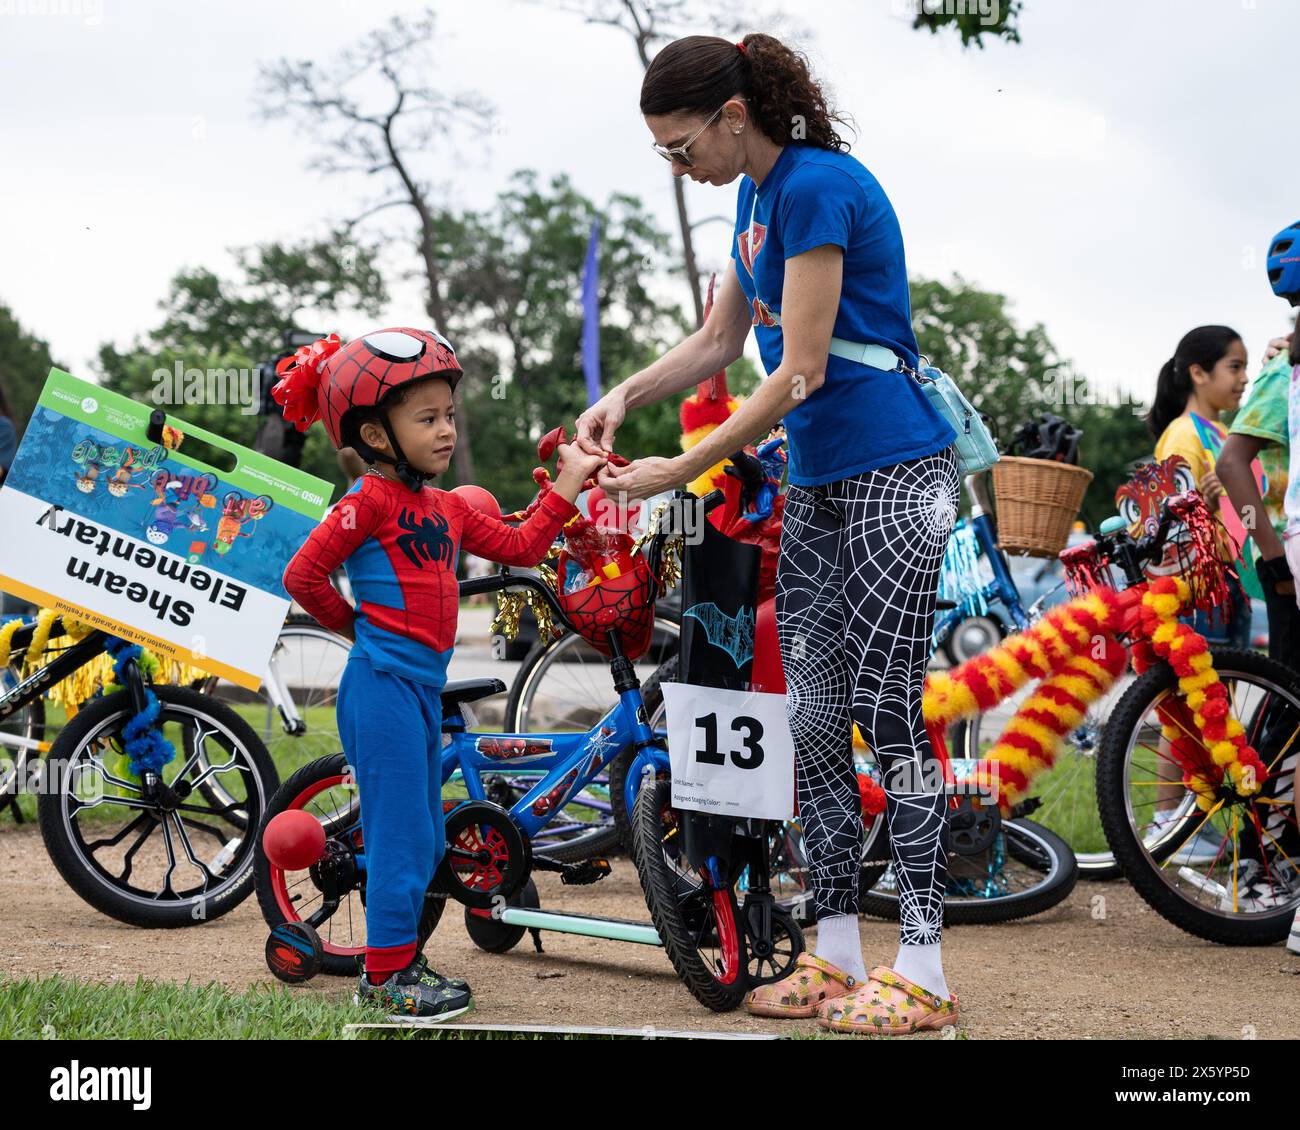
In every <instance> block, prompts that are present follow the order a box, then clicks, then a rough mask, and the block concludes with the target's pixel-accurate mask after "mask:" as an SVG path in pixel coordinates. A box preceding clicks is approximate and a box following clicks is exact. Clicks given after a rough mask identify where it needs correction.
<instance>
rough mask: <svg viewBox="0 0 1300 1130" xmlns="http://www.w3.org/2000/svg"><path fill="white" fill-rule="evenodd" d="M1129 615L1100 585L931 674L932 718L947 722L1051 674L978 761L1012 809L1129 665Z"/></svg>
mask: <svg viewBox="0 0 1300 1130" xmlns="http://www.w3.org/2000/svg"><path fill="white" fill-rule="evenodd" d="M1122 616H1123V612H1122V608H1121V605H1120V601H1119V597H1118V596H1117V594H1116V593H1114V592H1112V591H1111V590H1109V589H1094V590H1093V591H1092V592H1090V593H1087V594H1086V595H1084V596H1080V597H1076V598H1075V599H1074V600H1072V601H1070V602H1068V603H1067V604H1062V605H1058V606H1057V607H1056V608H1053V609H1052V610H1051V611H1050V612H1048V613H1047V615H1046V616H1044V617H1043V619H1042V620H1040V621H1039V622H1038V623H1037V624H1035V625H1033V627H1030V628H1027V629H1026V630H1025V631H1023V632H1020V633H1018V634H1016V635H1014V636H1009V637H1008V638H1007V639H1006V640H1004V641H1003V642H1002V643H1001V644H999V645H998V646H997V647H995V648H993V649H992V650H990V651H988V652H985V653H984V654H983V655H977V656H975V657H974V658H973V659H971V660H969V661H968V662H966V663H963V664H962V665H961V666H960V667H958V668H956V669H955V670H953V671H936V672H934V673H933V674H931V675H930V676H929V678H927V679H926V684H925V694H924V698H923V704H924V713H925V720H926V723H927V724H928V725H937V726H944V727H946V726H948V725H951V724H952V723H953V722H956V721H957V720H958V719H960V718H970V717H973V716H974V715H976V714H980V713H983V712H984V711H986V710H990V709H991V708H992V707H994V706H996V705H997V704H998V703H999V702H1002V701H1003V700H1004V699H1005V698H1007V697H1008V696H1009V695H1011V694H1012V693H1013V692H1015V691H1016V690H1018V689H1019V688H1020V687H1022V686H1024V685H1025V684H1026V683H1028V682H1029V681H1030V680H1032V679H1042V680H1043V682H1042V684H1041V685H1040V686H1039V687H1038V688H1037V689H1036V690H1035V691H1034V693H1033V694H1032V695H1030V696H1029V698H1028V699H1026V700H1025V701H1024V702H1023V703H1022V704H1021V706H1020V709H1019V710H1017V711H1016V714H1015V716H1014V717H1013V718H1012V719H1011V721H1010V722H1008V723H1007V727H1006V729H1005V730H1004V731H1003V732H1002V735H1001V737H999V738H998V740H997V742H996V743H995V744H994V745H993V747H992V749H990V750H989V752H988V754H987V755H986V756H985V757H984V758H982V759H981V760H980V762H979V764H978V766H977V768H976V772H975V775H974V781H973V784H975V785H976V786H978V788H979V789H980V791H981V792H982V793H983V794H984V795H986V796H989V797H992V798H995V799H996V801H997V804H998V806H999V808H1000V809H1001V810H1002V811H1003V812H1004V813H1006V812H1009V811H1010V809H1011V808H1012V806H1013V805H1015V804H1016V803H1017V802H1018V801H1019V800H1020V799H1021V798H1022V797H1024V796H1025V795H1026V793H1027V792H1028V790H1029V786H1030V784H1031V782H1032V781H1033V779H1034V778H1035V777H1036V776H1037V775H1038V774H1039V773H1041V772H1042V771H1043V770H1044V769H1048V768H1050V767H1051V765H1052V763H1053V762H1054V761H1055V760H1056V754H1057V752H1058V751H1059V750H1060V748H1061V743H1062V741H1063V740H1064V738H1065V735H1066V734H1068V733H1070V732H1071V731H1072V730H1074V729H1075V728H1076V727H1077V726H1078V725H1079V724H1080V723H1081V722H1082V721H1083V717H1084V714H1085V713H1086V712H1087V709H1088V705H1089V704H1090V703H1092V702H1095V701H1096V700H1097V699H1098V698H1100V697H1101V696H1102V695H1103V694H1105V693H1106V691H1107V690H1108V689H1109V688H1110V687H1111V686H1112V685H1113V684H1114V682H1115V680H1116V679H1117V678H1119V676H1120V675H1121V674H1122V673H1123V672H1124V669H1125V667H1126V666H1127V664H1128V654H1127V652H1126V651H1125V649H1124V647H1123V645H1122V644H1120V643H1119V642H1118V641H1117V640H1116V639H1115V632H1116V630H1117V628H1118V626H1119V622H1120V620H1121V618H1122Z"/></svg>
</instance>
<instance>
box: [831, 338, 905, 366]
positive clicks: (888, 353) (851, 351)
mask: <svg viewBox="0 0 1300 1130" xmlns="http://www.w3.org/2000/svg"><path fill="white" fill-rule="evenodd" d="M830 352H831V353H832V354H833V355H834V356H836V357H843V358H846V359H847V360H849V361H856V362H857V363H858V364H859V365H867V366H869V367H870V368H872V369H884V370H885V371H886V372H891V371H893V370H895V369H897V368H899V359H898V354H896V353H895V352H894V351H893V350H892V349H888V348H886V347H885V346H883V345H874V344H873V345H868V344H866V343H865V342H861V341H846V340H845V339H844V338H842V337H833V338H831V348H830Z"/></svg>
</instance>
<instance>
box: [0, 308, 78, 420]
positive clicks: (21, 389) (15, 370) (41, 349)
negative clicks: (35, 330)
mask: <svg viewBox="0 0 1300 1130" xmlns="http://www.w3.org/2000/svg"><path fill="white" fill-rule="evenodd" d="M54 365H58V366H59V367H60V368H63V367H64V366H63V364H62V363H61V362H58V361H55V360H54V358H53V356H52V355H51V353H50V347H49V345H48V344H47V343H46V342H44V341H42V340H41V339H40V338H38V337H36V336H34V335H33V334H30V333H28V332H27V331H26V330H25V329H23V327H22V326H21V325H20V324H19V322H18V319H17V318H15V317H14V315H13V311H12V310H10V309H9V307H8V306H5V305H4V304H3V303H0V389H3V390H4V394H5V396H6V397H7V399H8V401H9V407H10V409H11V410H12V412H13V421H14V427H15V428H16V429H17V431H18V434H19V435H20V436H21V435H22V432H23V429H24V428H25V427H26V426H27V420H28V417H30V416H31V414H32V409H33V408H34V407H35V406H36V398H37V397H38V396H40V394H41V389H42V388H43V387H44V386H45V378H46V377H47V376H49V372H50V368H51V366H54Z"/></svg>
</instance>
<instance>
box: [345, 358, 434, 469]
mask: <svg viewBox="0 0 1300 1130" xmlns="http://www.w3.org/2000/svg"><path fill="white" fill-rule="evenodd" d="M388 422H389V423H390V424H392V426H393V433H394V434H395V435H396V436H397V442H398V444H399V445H400V446H401V448H402V452H403V454H404V455H405V456H406V458H407V459H408V460H409V461H410V463H411V464H412V466H414V467H415V468H416V469H417V470H420V471H423V472H424V473H425V474H426V475H441V474H443V473H444V472H445V471H446V470H447V468H448V466H450V464H451V456H452V453H453V452H454V451H455V449H456V413H455V410H454V408H453V407H452V394H451V385H450V384H448V383H447V382H446V381H444V380H436V379H435V380H427V381H421V382H420V383H419V384H418V385H416V386H415V387H414V388H413V389H411V393H410V395H409V396H407V397H406V399H405V400H403V401H402V402H401V403H400V404H398V405H396V406H395V407H393V408H390V409H389V410H388ZM369 426H370V425H367V427H369ZM374 429H375V430H376V431H377V432H378V433H379V435H380V436H381V437H382V438H383V440H384V443H383V444H382V445H380V444H374V443H373V442H372V441H371V440H370V439H369V437H364V438H366V439H367V442H372V446H375V447H386V446H387V440H388V437H387V436H386V435H384V430H383V428H382V427H380V426H379V425H377V424H376V425H374Z"/></svg>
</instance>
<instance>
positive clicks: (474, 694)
mask: <svg viewBox="0 0 1300 1130" xmlns="http://www.w3.org/2000/svg"><path fill="white" fill-rule="evenodd" d="M505 689H506V685H505V683H503V682H502V681H501V680H500V679H453V680H452V681H451V682H449V683H448V684H447V685H446V686H445V687H443V688H442V715H443V717H444V718H445V717H447V715H449V714H454V713H456V710H457V708H458V707H459V706H460V704H461V703H462V702H477V701H478V700H479V699H480V698H487V697H488V696H489V695H494V694H504V693H505Z"/></svg>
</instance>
